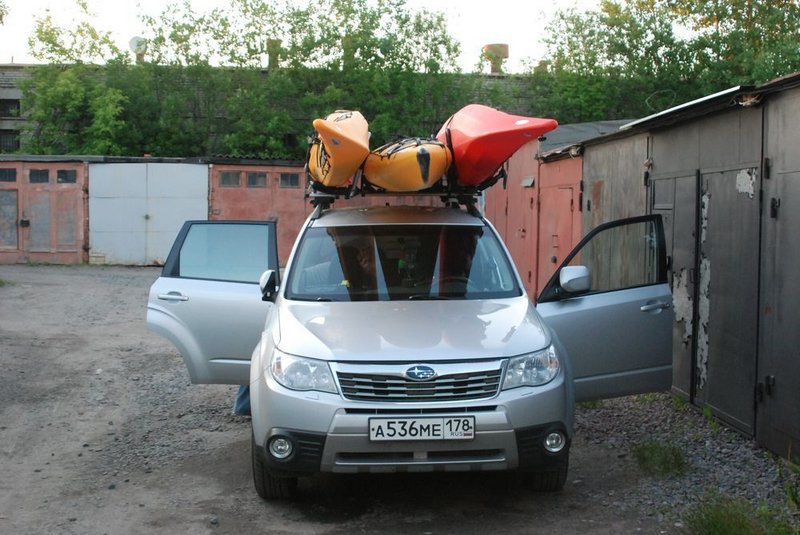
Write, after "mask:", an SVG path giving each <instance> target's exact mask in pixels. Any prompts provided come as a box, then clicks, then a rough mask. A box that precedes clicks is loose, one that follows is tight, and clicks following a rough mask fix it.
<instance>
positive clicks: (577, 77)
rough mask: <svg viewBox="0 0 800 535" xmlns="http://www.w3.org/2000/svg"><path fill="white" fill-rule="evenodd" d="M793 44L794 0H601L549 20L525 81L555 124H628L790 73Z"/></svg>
mask: <svg viewBox="0 0 800 535" xmlns="http://www.w3.org/2000/svg"><path fill="white" fill-rule="evenodd" d="M799 40H800V2H798V1H797V0H776V1H774V2H772V1H771V2H753V1H752V0H731V1H729V2H719V1H714V2H711V1H708V0H603V1H601V2H600V5H599V8H598V9H597V10H594V11H592V10H589V11H586V10H581V11H578V10H576V9H570V10H564V11H561V12H559V13H558V14H557V16H556V17H555V18H554V20H553V21H552V22H551V23H550V25H549V27H548V30H547V33H546V36H545V38H544V41H545V43H546V45H547V47H548V55H547V60H546V61H545V62H542V63H541V64H540V65H539V66H538V67H537V68H534V69H531V72H530V74H531V75H533V76H535V75H536V74H542V72H545V71H546V72H548V73H549V74H550V77H551V78H550V83H551V88H550V94H553V95H557V98H555V99H554V103H555V106H554V107H553V109H554V110H555V111H556V112H557V114H556V116H557V117H558V118H559V119H560V120H562V121H564V120H565V119H567V120H573V118H575V119H577V120H581V121H585V120H594V119H598V118H602V119H613V118H633V117H639V116H643V115H649V114H651V113H654V112H657V111H661V110H662V109H665V108H668V107H670V106H672V105H675V104H679V103H681V102H686V101H689V100H692V99H695V98H698V97H701V96H703V95H707V94H710V93H713V92H716V91H719V90H720V89H725V88H727V87H731V86H735V85H744V84H755V83H761V82H766V81H768V80H770V79H772V78H775V77H777V76H781V75H784V74H788V73H791V72H795V71H798V70H800V48H798V47H797V42H798V41H799ZM537 71H538V73H537ZM565 111H566V114H564V113H563V112H565Z"/></svg>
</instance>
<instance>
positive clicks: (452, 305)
mask: <svg viewBox="0 0 800 535" xmlns="http://www.w3.org/2000/svg"><path fill="white" fill-rule="evenodd" d="M277 319H278V325H277V326H276V327H277V328H278V329H279V332H278V333H276V334H277V335H278V336H277V339H278V340H277V342H278V347H279V349H280V350H281V351H283V352H285V353H289V354H292V355H298V356H305V357H312V358H320V359H325V360H333V361H375V360H381V361H403V362H407V361H420V360H424V361H443V360H454V359H470V358H496V357H510V356H514V355H520V354H523V353H527V352H530V351H535V350H538V349H541V348H543V347H545V346H546V345H547V344H548V343H549V334H548V333H547V331H546V329H545V328H544V327H543V326H542V322H541V319H540V318H539V315H538V314H537V313H536V311H535V309H534V307H533V305H531V304H530V302H529V301H528V299H527V298H525V297H524V296H523V297H519V298H512V299H495V300H459V301H455V300H454V301H382V302H369V303H362V302H355V303H336V302H303V301H283V302H282V303H281V304H280V306H279V311H278V318H277Z"/></svg>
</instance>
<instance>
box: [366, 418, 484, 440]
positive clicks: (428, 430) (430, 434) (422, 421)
mask: <svg viewBox="0 0 800 535" xmlns="http://www.w3.org/2000/svg"><path fill="white" fill-rule="evenodd" d="M474 438H475V417H474V416H452V417H450V416H448V417H442V418H438V417H436V418H370V419H369V439H370V440H372V441H392V440H472V439H474Z"/></svg>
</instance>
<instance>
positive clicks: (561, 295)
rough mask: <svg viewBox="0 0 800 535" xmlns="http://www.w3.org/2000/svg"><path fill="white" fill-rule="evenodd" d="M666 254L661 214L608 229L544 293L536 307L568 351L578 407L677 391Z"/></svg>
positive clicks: (582, 247) (590, 238) (577, 252)
mask: <svg viewBox="0 0 800 535" xmlns="http://www.w3.org/2000/svg"><path fill="white" fill-rule="evenodd" d="M665 251H666V248H665V245H664V230H663V226H662V222H661V216H660V215H650V216H642V217H635V218H631V219H624V220H620V221H614V222H611V223H606V224H604V225H601V226H599V227H597V228H596V229H594V230H593V231H592V232H590V233H589V234H588V235H587V236H586V237H585V238H584V239H583V240H582V241H581V242H580V243H579V244H578V246H577V247H576V248H575V249H574V250H573V251H572V252H571V253H570V254H569V255H568V256H567V257H566V259H565V260H564V262H563V263H562V264H561V266H560V267H559V268H558V270H557V271H556V272H555V274H554V275H553V277H552V278H551V279H550V281H549V282H548V283H547V285H545V287H544V289H543V290H542V293H541V294H540V296H539V299H538V304H537V306H536V309H537V310H538V311H539V313H540V314H541V315H542V317H543V318H544V319H545V322H546V323H547V324H548V326H550V328H551V329H553V331H555V333H556V335H557V336H558V337H559V339H560V340H561V343H562V344H563V345H564V347H565V348H566V349H567V352H568V354H569V358H570V360H571V362H572V367H573V375H574V378H575V399H576V401H588V400H593V399H602V398H610V397H617V396H625V395H629V394H640V393H644V392H653V391H659V390H667V389H669V388H670V386H671V383H672V313H671V312H670V311H671V309H672V296H671V294H670V289H669V283H668V282H667V257H666V252H665ZM584 267H585V269H584Z"/></svg>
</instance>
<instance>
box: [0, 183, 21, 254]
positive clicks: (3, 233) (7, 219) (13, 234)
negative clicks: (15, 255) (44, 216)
mask: <svg viewBox="0 0 800 535" xmlns="http://www.w3.org/2000/svg"><path fill="white" fill-rule="evenodd" d="M18 215H19V208H18V204H17V190H14V189H3V190H0V250H4V249H5V250H12V251H16V250H17V249H18V248H19V232H18V230H17V220H18Z"/></svg>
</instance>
